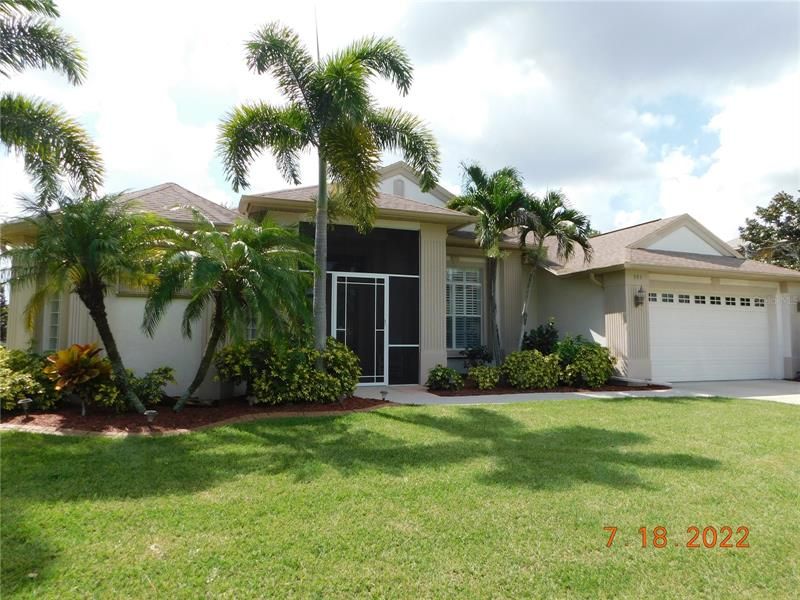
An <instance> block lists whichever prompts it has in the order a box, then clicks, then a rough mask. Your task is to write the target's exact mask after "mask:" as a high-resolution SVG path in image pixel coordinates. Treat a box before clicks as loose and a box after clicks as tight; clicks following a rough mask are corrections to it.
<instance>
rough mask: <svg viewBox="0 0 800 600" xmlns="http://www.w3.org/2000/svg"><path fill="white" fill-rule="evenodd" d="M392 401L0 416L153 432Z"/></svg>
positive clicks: (239, 402) (241, 403) (113, 431)
mask: <svg viewBox="0 0 800 600" xmlns="http://www.w3.org/2000/svg"><path fill="white" fill-rule="evenodd" d="M393 404H394V403H393V402H386V401H383V400H372V399H369V398H359V397H358V396H352V397H350V398H347V399H345V400H343V401H342V402H341V403H339V402H336V403H333V404H311V403H296V404H281V405H279V406H267V405H264V404H257V405H255V406H250V405H249V404H248V403H247V401H246V400H244V399H242V398H233V399H230V400H223V401H220V402H217V403H216V404H214V405H211V406H195V405H187V406H186V407H185V408H184V409H183V410H182V411H181V412H179V413H176V412H175V411H173V410H172V408H171V406H170V405H165V406H159V407H158V416H157V417H156V419H155V422H154V423H153V424H152V425H150V424H148V423H147V421H146V419H145V417H144V416H142V415H140V414H138V413H135V412H126V413H118V412H115V411H113V410H109V409H103V408H99V407H97V408H95V407H90V408H89V409H88V410H87V414H86V416H85V417H82V416H81V411H80V407H77V406H64V407H60V408H58V409H55V410H50V411H44V412H39V411H31V412H30V414H29V415H28V417H27V418H26V417H25V415H24V414H20V413H18V412H16V411H15V412H4V413H3V414H2V417H0V422H1V423H2V424H3V425H6V424H8V425H15V426H22V428H24V429H29V430H31V431H37V430H40V431H43V432H47V431H50V432H63V433H78V432H94V433H103V434H109V435H125V434H151V435H152V434H170V433H181V432H185V431H190V430H193V429H202V428H205V427H209V426H213V425H219V424H222V423H237V422H243V421H251V420H255V419H259V418H269V417H291V416H310V415H325V414H343V413H348V412H354V411H362V410H370V409H373V408H378V407H381V406H391V405H393Z"/></svg>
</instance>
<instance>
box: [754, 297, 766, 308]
mask: <svg viewBox="0 0 800 600" xmlns="http://www.w3.org/2000/svg"><path fill="white" fill-rule="evenodd" d="M753 306H755V307H757V308H764V306H766V303H765V302H764V299H763V298H753Z"/></svg>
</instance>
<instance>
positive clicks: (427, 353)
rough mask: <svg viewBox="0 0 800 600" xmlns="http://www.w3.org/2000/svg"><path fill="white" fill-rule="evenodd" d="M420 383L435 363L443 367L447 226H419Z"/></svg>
mask: <svg viewBox="0 0 800 600" xmlns="http://www.w3.org/2000/svg"><path fill="white" fill-rule="evenodd" d="M419 237H420V240H419V241H420V279H419V290H420V302H421V305H420V314H419V325H420V336H419V342H420V348H419V350H420V352H419V371H420V382H423V383H424V382H425V380H426V379H427V377H428V371H430V370H431V369H432V368H433V367H435V366H436V365H438V364H441V365H444V364H447V349H446V348H445V335H446V329H445V327H446V323H445V318H446V312H445V311H446V306H445V294H446V289H445V286H446V278H447V248H446V245H447V227H446V226H444V225H434V224H424V223H423V224H422V225H421V226H420V236H419Z"/></svg>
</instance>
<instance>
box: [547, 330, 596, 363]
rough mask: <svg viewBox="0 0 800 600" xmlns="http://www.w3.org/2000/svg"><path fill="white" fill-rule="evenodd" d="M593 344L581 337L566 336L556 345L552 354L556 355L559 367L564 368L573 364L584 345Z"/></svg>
mask: <svg viewBox="0 0 800 600" xmlns="http://www.w3.org/2000/svg"><path fill="white" fill-rule="evenodd" d="M592 343H594V342H589V341H587V340H585V339H583V336H580V335H576V336H569V335H568V336H566V337H565V338H564V339H563V340H561V341H560V342H558V343H557V344H556V347H555V350H554V352H555V353H556V354H558V360H559V361H560V362H561V367H562V368H566V367H567V365H571V364H572V363H573V362H575V357H576V356H578V350H580V349H581V348H582V347H583V346H585V345H586V344H592Z"/></svg>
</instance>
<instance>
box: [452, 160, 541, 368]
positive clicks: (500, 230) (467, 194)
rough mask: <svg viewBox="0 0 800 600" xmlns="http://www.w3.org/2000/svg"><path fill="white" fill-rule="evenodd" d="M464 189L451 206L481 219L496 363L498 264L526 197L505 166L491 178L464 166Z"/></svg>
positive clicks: (479, 236) (478, 228)
mask: <svg viewBox="0 0 800 600" xmlns="http://www.w3.org/2000/svg"><path fill="white" fill-rule="evenodd" d="M461 167H462V169H463V170H464V186H463V187H464V189H463V192H462V194H461V196H458V197H457V198H454V199H453V200H451V201H450V204H449V207H450V208H453V209H455V210H461V211H463V212H466V213H468V214H470V215H474V216H476V217H478V220H477V222H476V224H475V236H476V241H477V242H478V245H479V246H480V247H481V248H482V249H483V250H484V252H485V253H486V258H487V269H486V271H487V273H486V278H487V279H488V284H489V320H490V322H491V324H492V338H491V342H490V344H489V350H490V351H491V352H492V354H493V356H494V357H495V360H497V361H500V360H502V357H503V343H502V337H501V334H500V320H499V317H500V315H499V312H498V310H497V265H498V260H499V259H500V258H501V257H502V255H503V253H502V250H501V248H500V243H501V242H502V241H503V238H504V232H505V231H506V230H507V229H509V228H511V227H513V226H514V225H515V224H516V223H517V221H518V219H519V214H520V211H522V210H523V209H524V208H525V203H526V200H527V195H526V193H525V189H524V188H523V186H522V178H521V177H520V175H519V173H518V172H517V170H516V169H514V168H513V167H505V168H503V169H500V170H499V171H495V172H494V173H492V174H491V175H488V174H487V173H486V172H485V171H484V170H483V169H482V168H481V167H480V165H478V164H475V163H473V164H469V165H468V164H462V165H461Z"/></svg>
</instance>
